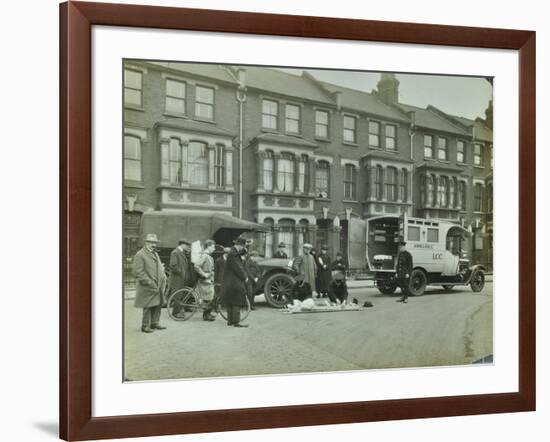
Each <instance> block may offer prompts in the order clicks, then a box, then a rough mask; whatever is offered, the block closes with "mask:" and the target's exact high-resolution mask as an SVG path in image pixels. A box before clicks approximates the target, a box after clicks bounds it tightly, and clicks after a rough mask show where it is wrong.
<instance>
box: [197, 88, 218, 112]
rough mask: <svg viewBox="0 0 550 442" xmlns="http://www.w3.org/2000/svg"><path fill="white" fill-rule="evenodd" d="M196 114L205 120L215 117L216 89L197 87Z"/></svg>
mask: <svg viewBox="0 0 550 442" xmlns="http://www.w3.org/2000/svg"><path fill="white" fill-rule="evenodd" d="M195 116H197V117H199V118H204V119H205V120H213V119H214V89H212V88H210V87H204V86H197V87H196V97H195Z"/></svg>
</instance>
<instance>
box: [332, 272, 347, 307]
mask: <svg viewBox="0 0 550 442" xmlns="http://www.w3.org/2000/svg"><path fill="white" fill-rule="evenodd" d="M328 297H329V299H330V302H337V301H340V303H341V304H343V303H344V302H346V301H347V299H348V286H347V284H346V278H345V276H344V275H343V274H342V273H337V274H336V275H334V279H333V280H332V282H331V283H330V284H329V287H328Z"/></svg>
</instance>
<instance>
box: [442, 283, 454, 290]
mask: <svg viewBox="0 0 550 442" xmlns="http://www.w3.org/2000/svg"><path fill="white" fill-rule="evenodd" d="M453 288H454V285H449V284H443V289H444V290H452V289H453Z"/></svg>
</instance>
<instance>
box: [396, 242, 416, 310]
mask: <svg viewBox="0 0 550 442" xmlns="http://www.w3.org/2000/svg"><path fill="white" fill-rule="evenodd" d="M412 269H413V260H412V256H411V254H410V253H409V252H407V250H405V243H401V244H400V246H399V252H398V255H397V265H396V266H395V271H396V278H397V285H398V286H399V287H400V288H401V298H400V299H398V300H397V302H403V303H405V304H406V303H407V299H408V298H409V282H410V279H411V273H412Z"/></svg>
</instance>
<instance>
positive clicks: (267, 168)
mask: <svg viewBox="0 0 550 442" xmlns="http://www.w3.org/2000/svg"><path fill="white" fill-rule="evenodd" d="M264 189H265V190H267V191H268V192H271V191H272V190H273V152H272V151H270V150H267V151H266V152H265V157H264Z"/></svg>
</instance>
